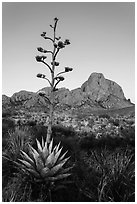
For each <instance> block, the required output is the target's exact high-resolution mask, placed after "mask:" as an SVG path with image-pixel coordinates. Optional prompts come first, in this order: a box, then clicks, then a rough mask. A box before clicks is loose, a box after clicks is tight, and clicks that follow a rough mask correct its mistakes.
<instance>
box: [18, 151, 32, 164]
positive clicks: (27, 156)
mask: <svg viewBox="0 0 137 204" xmlns="http://www.w3.org/2000/svg"><path fill="white" fill-rule="evenodd" d="M20 151H21V153H22V157H23V159H25V160H26V161H28V162H29V163H30V164H31V165H32V166H35V163H34V161H33V160H32V159H31V158H30V157H29V155H28V154H26V153H25V152H24V151H22V150H20Z"/></svg>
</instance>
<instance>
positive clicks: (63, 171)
mask: <svg viewBox="0 0 137 204" xmlns="http://www.w3.org/2000/svg"><path fill="white" fill-rule="evenodd" d="M72 168H73V166H71V167H68V168H66V169H61V171H60V172H59V173H60V174H64V173H67V172H68V171H70V170H71V169H72Z"/></svg>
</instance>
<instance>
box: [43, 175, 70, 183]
mask: <svg viewBox="0 0 137 204" xmlns="http://www.w3.org/2000/svg"><path fill="white" fill-rule="evenodd" d="M70 175H71V174H60V175H58V176H56V177H54V176H53V177H47V178H45V180H48V181H56V180H60V179H64V178H66V177H68V176H70Z"/></svg>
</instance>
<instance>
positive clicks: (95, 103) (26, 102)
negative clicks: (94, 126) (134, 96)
mask: <svg viewBox="0 0 137 204" xmlns="http://www.w3.org/2000/svg"><path fill="white" fill-rule="evenodd" d="M39 91H44V92H45V94H46V96H47V97H49V95H50V88H49V87H46V88H43V89H41V90H39ZM39 91H38V92H39ZM38 92H37V93H33V92H27V91H20V92H18V93H15V94H13V96H12V97H11V98H9V97H8V98H6V96H5V95H3V104H4V103H5V101H6V99H7V100H8V102H9V100H10V102H11V103H12V104H16V105H17V104H21V105H22V106H23V107H24V108H30V107H35V106H45V105H46V106H48V103H47V100H45V99H44V98H43V97H41V96H39V95H38ZM55 101H56V103H58V107H59V106H60V105H61V106H62V105H67V106H69V107H70V108H71V107H74V108H75V107H79V106H83V107H84V106H85V107H86V106H90V107H91V108H92V107H93V108H104V109H111V108H124V107H129V106H132V105H133V104H132V103H131V102H130V101H129V100H126V98H125V96H124V93H123V90H122V88H121V87H120V86H119V85H118V84H117V83H116V82H114V81H111V80H108V79H105V77H104V76H103V74H102V73H92V74H91V75H90V77H89V78H88V80H87V81H86V82H84V83H83V84H82V86H81V87H80V88H77V89H74V90H72V91H69V90H68V89H66V88H60V89H59V90H58V91H56V92H55Z"/></svg>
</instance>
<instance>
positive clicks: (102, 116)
mask: <svg viewBox="0 0 137 204" xmlns="http://www.w3.org/2000/svg"><path fill="white" fill-rule="evenodd" d="M99 118H106V119H108V120H109V119H110V116H109V115H108V114H101V115H99Z"/></svg>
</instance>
